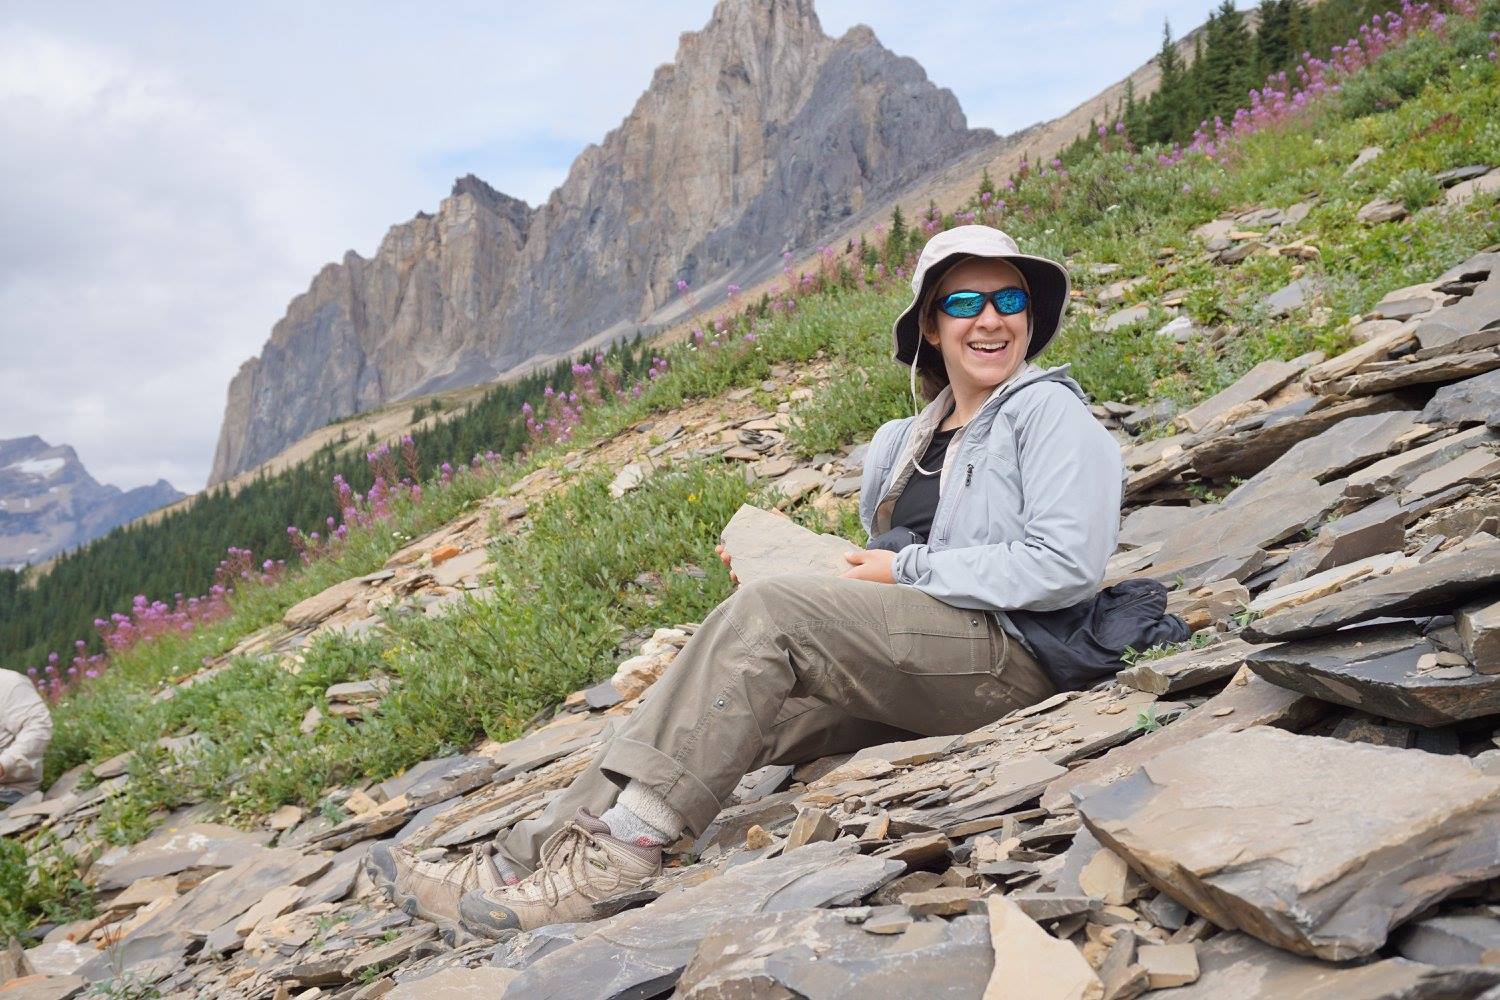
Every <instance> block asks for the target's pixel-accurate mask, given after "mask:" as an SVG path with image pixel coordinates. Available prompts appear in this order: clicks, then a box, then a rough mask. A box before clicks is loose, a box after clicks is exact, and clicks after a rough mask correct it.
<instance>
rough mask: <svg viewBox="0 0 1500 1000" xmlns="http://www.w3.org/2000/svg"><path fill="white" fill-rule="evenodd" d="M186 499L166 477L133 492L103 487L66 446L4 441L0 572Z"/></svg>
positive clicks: (47, 556) (29, 439) (31, 439)
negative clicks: (183, 498)
mask: <svg viewBox="0 0 1500 1000" xmlns="http://www.w3.org/2000/svg"><path fill="white" fill-rule="evenodd" d="M183 496H184V494H182V493H179V492H177V491H176V490H175V489H173V488H172V484H171V483H169V482H167V481H166V480H165V479H159V480H157V481H156V482H155V483H154V484H152V485H151V486H141V487H139V488H137V489H133V490H130V491H129V492H125V491H122V490H120V489H119V488H118V487H115V486H102V485H100V484H99V483H98V482H96V481H95V479H94V477H93V476H90V475H89V474H88V471H87V470H86V469H84V467H83V463H82V462H80V461H78V454H77V453H76V452H75V451H73V449H72V448H70V447H68V446H67V445H57V446H55V447H54V446H53V445H50V444H48V443H47V442H46V441H43V440H42V439H41V438H39V437H34V436H33V437H23V438H12V439H10V440H8V441H0V569H19V568H20V567H22V566H25V565H28V564H32V563H38V562H42V561H44V560H46V559H50V558H51V557H52V556H55V555H57V554H58V553H59V552H64V551H66V550H68V549H71V548H76V547H77V546H79V545H82V544H84V543H85V542H89V541H92V540H93V539H95V538H98V537H99V536H100V535H103V534H105V533H107V532H108V531H109V530H110V529H111V528H115V527H118V526H119V525H122V524H125V523H127V522H129V521H133V520H135V519H136V518H138V517H140V516H141V515H142V514H147V513H150V512H151V511H153V510H155V509H156V508H158V507H163V506H165V505H167V504H169V503H172V502H174V501H176V500H180V499H182V497H183Z"/></svg>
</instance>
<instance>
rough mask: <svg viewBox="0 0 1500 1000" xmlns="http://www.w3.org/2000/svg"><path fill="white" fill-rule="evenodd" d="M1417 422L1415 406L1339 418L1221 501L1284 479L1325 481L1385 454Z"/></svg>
mask: <svg viewBox="0 0 1500 1000" xmlns="http://www.w3.org/2000/svg"><path fill="white" fill-rule="evenodd" d="M1416 423H1417V414H1416V411H1414V410H1392V411H1389V412H1386V413H1373V414H1370V415H1368V416H1363V417H1350V418H1349V419H1347V420H1341V421H1339V422H1338V423H1336V424H1334V425H1333V426H1332V427H1330V428H1328V429H1327V430H1325V431H1323V432H1322V433H1320V434H1317V435H1314V436H1313V437H1310V438H1308V439H1307V440H1305V441H1299V442H1298V443H1297V444H1295V445H1293V446H1292V447H1291V448H1289V449H1288V450H1287V452H1286V454H1284V455H1282V456H1281V457H1280V458H1278V459H1277V460H1276V461H1274V462H1272V463H1271V464H1270V465H1268V466H1266V467H1265V468H1264V469H1262V470H1261V471H1260V472H1257V473H1256V474H1255V475H1254V476H1252V477H1251V478H1250V479H1248V480H1246V481H1245V482H1244V483H1242V484H1240V485H1239V486H1237V487H1236V488H1235V490H1234V492H1232V493H1230V494H1229V496H1227V497H1225V498H1224V502H1225V503H1226V504H1228V505H1230V506H1233V505H1236V504H1240V503H1243V502H1244V501H1245V500H1247V499H1248V498H1250V497H1254V496H1264V495H1266V494H1269V493H1274V492H1276V491H1277V490H1278V489H1280V488H1281V483H1282V482H1283V481H1285V480H1287V479H1293V478H1297V477H1307V478H1310V479H1316V480H1317V481H1318V482H1320V483H1325V482H1327V481H1328V480H1329V479H1331V478H1333V477H1335V476H1337V475H1339V474H1340V473H1343V472H1347V471H1348V470H1350V469H1352V468H1354V467H1355V466H1358V465H1363V464H1365V463H1367V462H1372V461H1374V460H1375V459H1377V458H1380V457H1382V456H1384V455H1385V453H1386V452H1388V451H1390V449H1391V447H1392V446H1393V445H1394V444H1395V443H1396V441H1397V440H1399V439H1400V438H1401V436H1402V435H1404V434H1407V433H1409V432H1410V431H1411V429H1412V427H1413V426H1414V425H1415V424H1416Z"/></svg>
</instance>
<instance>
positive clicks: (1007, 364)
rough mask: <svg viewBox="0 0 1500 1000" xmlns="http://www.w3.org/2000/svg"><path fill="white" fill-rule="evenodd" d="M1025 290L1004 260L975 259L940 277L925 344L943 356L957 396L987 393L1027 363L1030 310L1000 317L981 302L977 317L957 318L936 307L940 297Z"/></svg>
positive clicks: (1010, 265)
mask: <svg viewBox="0 0 1500 1000" xmlns="http://www.w3.org/2000/svg"><path fill="white" fill-rule="evenodd" d="M1016 286H1019V287H1021V288H1025V287H1026V281H1025V279H1023V278H1022V277H1021V272H1020V271H1018V270H1016V268H1015V266H1014V265H1012V264H1010V263H1008V262H1006V261H1003V260H987V259H985V258H980V257H976V258H973V259H971V260H966V261H963V262H962V263H960V264H957V265H955V266H954V268H953V269H952V270H951V271H949V272H948V273H947V274H945V275H944V276H943V279H942V281H940V282H939V283H938V287H937V294H936V295H935V296H934V297H933V303H934V305H933V307H932V322H931V323H930V324H924V325H926V326H927V327H928V329H926V330H925V331H923V334H922V336H923V339H924V340H926V341H927V343H929V344H931V345H932V346H933V347H936V348H937V349H938V350H939V351H940V352H941V353H942V355H943V364H944V366H945V367H946V368H947V370H948V381H949V382H950V383H952V385H953V391H954V394H955V395H957V396H965V395H973V394H975V393H981V392H988V391H989V390H990V389H993V388H994V387H995V386H997V385H999V384H1000V383H1001V382H1004V381H1005V380H1006V379H1008V378H1010V377H1011V376H1012V375H1014V374H1015V373H1016V370H1017V369H1018V368H1020V367H1021V364H1022V363H1023V362H1024V361H1025V360H1026V348H1027V345H1028V344H1029V343H1030V340H1031V337H1030V334H1029V332H1028V326H1029V324H1028V317H1029V316H1030V314H1031V309H1030V307H1029V306H1028V307H1027V308H1026V309H1023V310H1022V311H1021V312H1018V313H1016V314H1014V315H1011V316H1002V315H1000V313H999V311H998V310H996V309H995V304H994V303H993V302H988V301H987V302H985V304H984V309H983V310H981V311H980V313H979V315H978V316H974V317H972V318H969V319H960V318H958V317H956V316H949V315H948V314H947V313H945V312H943V311H942V310H941V309H938V308H937V307H936V303H937V302H938V301H939V300H941V299H942V297H943V296H944V295H947V294H949V293H951V292H957V291H974V292H993V291H995V290H997V289H1000V288H1011V287H1016Z"/></svg>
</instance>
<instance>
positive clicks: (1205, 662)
mask: <svg viewBox="0 0 1500 1000" xmlns="http://www.w3.org/2000/svg"><path fill="white" fill-rule="evenodd" d="M1254 648H1255V647H1254V646H1252V645H1250V644H1249V643H1248V642H1245V641H1244V640H1242V639H1230V640H1229V641H1227V642H1221V643H1218V644H1217V645H1213V646H1205V647H1204V648H1202V649H1188V650H1184V651H1183V652H1181V653H1173V654H1172V655H1171V656H1164V657H1162V658H1161V659H1157V660H1146V661H1144V662H1140V661H1138V662H1137V663H1136V664H1135V665H1134V666H1131V667H1127V668H1126V669H1124V670H1122V671H1120V674H1119V680H1120V683H1121V684H1125V685H1127V686H1129V687H1133V688H1135V689H1136V690H1138V691H1148V692H1150V693H1151V694H1156V695H1162V694H1171V693H1173V692H1175V691H1184V690H1186V689H1188V688H1191V687H1197V686H1198V685H1200V684H1209V683H1212V682H1213V681H1217V680H1223V679H1224V678H1225V677H1233V676H1234V675H1235V673H1237V672H1238V671H1239V669H1240V667H1241V666H1243V665H1244V663H1245V656H1246V654H1248V653H1249V652H1250V651H1251V650H1252V649H1254Z"/></svg>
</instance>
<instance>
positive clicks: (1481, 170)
mask: <svg viewBox="0 0 1500 1000" xmlns="http://www.w3.org/2000/svg"><path fill="white" fill-rule="evenodd" d="M1490 170H1491V167H1490V165H1489V164H1487V163H1471V164H1469V165H1467V166H1463V167H1449V168H1448V169H1447V170H1439V171H1438V172H1437V173H1435V174H1433V175H1432V179H1433V180H1435V181H1437V182H1438V183H1439V184H1441V185H1442V186H1443V187H1445V188H1449V187H1452V186H1453V185H1455V184H1459V183H1462V182H1463V181H1471V180H1473V179H1474V178H1476V177H1483V176H1484V175H1485V174H1487V173H1489V172H1490Z"/></svg>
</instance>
